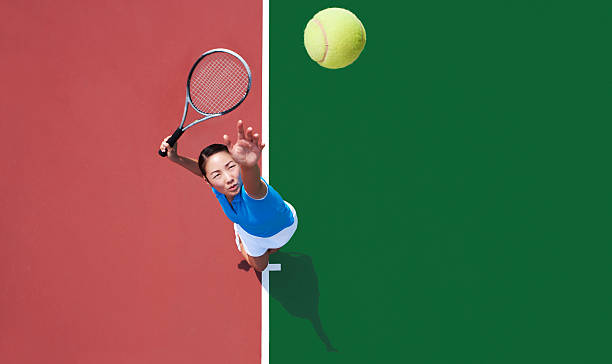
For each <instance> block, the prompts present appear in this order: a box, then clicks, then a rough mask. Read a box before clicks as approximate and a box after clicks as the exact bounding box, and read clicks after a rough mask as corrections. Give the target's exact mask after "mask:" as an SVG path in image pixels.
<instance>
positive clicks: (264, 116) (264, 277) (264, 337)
mask: <svg viewBox="0 0 612 364" xmlns="http://www.w3.org/2000/svg"><path fill="white" fill-rule="evenodd" d="M269 19H270V1H269V0H262V22H261V23H262V33H261V139H262V143H264V144H265V145H266V147H265V148H264V150H263V151H262V161H261V174H262V176H263V178H264V179H265V180H266V181H268V183H270V121H269V118H270V111H269V106H270V100H269V97H270V94H269V91H270V85H269V82H270V79H269V67H270V59H269V47H270V45H269V31H270V28H269V27H270V24H269ZM272 266H275V267H272ZM276 266H278V267H276ZM273 268H277V269H278V270H280V264H269V265H268V267H267V268H266V269H264V271H263V272H262V273H261V364H269V363H270V296H269V294H268V292H269V289H270V270H272V269H273ZM274 270H276V269H274Z"/></svg>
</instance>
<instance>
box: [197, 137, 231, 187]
mask: <svg viewBox="0 0 612 364" xmlns="http://www.w3.org/2000/svg"><path fill="white" fill-rule="evenodd" d="M219 152H228V153H229V150H228V149H227V146H226V145H225V144H211V145H209V146H208V147H206V148H204V149H202V151H201V152H200V156H199V157H198V167H200V171H201V172H202V176H204V178H205V179H206V181H208V178H206V170H205V168H204V167H206V160H207V159H208V157H210V156H211V155H213V154H216V153H219Z"/></svg>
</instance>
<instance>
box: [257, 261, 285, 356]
mask: <svg viewBox="0 0 612 364" xmlns="http://www.w3.org/2000/svg"><path fill="white" fill-rule="evenodd" d="M280 270H281V265H280V264H268V267H267V268H266V269H264V271H263V272H261V364H269V363H270V295H269V290H270V272H271V271H272V272H275V271H280Z"/></svg>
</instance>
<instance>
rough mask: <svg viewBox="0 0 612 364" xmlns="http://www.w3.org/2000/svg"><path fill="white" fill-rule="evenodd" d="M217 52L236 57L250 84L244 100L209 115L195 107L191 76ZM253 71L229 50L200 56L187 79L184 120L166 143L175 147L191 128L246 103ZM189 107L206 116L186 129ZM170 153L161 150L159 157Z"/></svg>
mask: <svg viewBox="0 0 612 364" xmlns="http://www.w3.org/2000/svg"><path fill="white" fill-rule="evenodd" d="M217 52H224V53H228V54H231V55H232V56H234V57H236V58H237V59H238V60H239V61H240V62H241V63H242V65H243V66H244V68H245V69H246V71H247V74H248V78H249V83H248V85H247V89H246V92H245V93H244V95H243V96H242V99H240V101H238V102H237V103H236V104H235V105H234V106H233V107H231V108H229V109H227V110H225V111H222V112H218V113H214V114H209V113H206V112H204V111H201V110H199V109H198V108H197V107H195V105H194V104H193V101H191V94H190V92H189V91H190V84H191V76H192V75H193V72H194V71H195V69H196V67H197V66H198V64H200V61H202V59H204V57H206V56H209V55H211V54H213V53H217ZM251 79H252V76H251V69H250V68H249V65H248V64H247V63H246V61H245V60H244V58H242V57H241V56H240V55H239V54H238V53H236V52H234V51H232V50H229V49H225V48H215V49H211V50H209V51H206V52H204V53H203V54H202V55H200V57H198V59H197V60H196V61H195V62H194V64H193V66H191V70H190V71H189V76H188V77H187V87H186V92H187V95H186V97H185V108H184V109H183V118H182V120H181V124H180V125H179V127H178V128H177V129H176V130H175V131H174V133H172V136H171V137H170V138H169V139H168V140H167V141H166V143H168V145H169V146H170V147H173V146H174V144H176V141H177V140H178V139H179V138H180V137H181V135H183V133H184V132H185V130H187V129H189V128H191V127H192V126H194V125H197V124H199V123H201V122H203V121H206V120H208V119H210V118H214V117H216V116H221V115H224V114H227V113H228V112H230V111H232V110H234V109H235V108H237V107H238V106H239V105H240V104H242V102H243V101H244V99H246V97H247V95H248V94H249V91H250V90H251V82H252V81H251ZM189 106H191V107H192V108H193V110H195V111H196V112H197V113H198V114H200V115H204V117H203V118H201V119H197V120H195V121H193V122H191V123H190V124H188V125H187V126H186V127H184V128H183V125H184V124H185V119H186V118H187V109H188V108H189ZM167 154H168V153H167V152H166V153H164V152H162V151H161V150H160V151H159V155H161V156H162V157H165V156H166V155H167Z"/></svg>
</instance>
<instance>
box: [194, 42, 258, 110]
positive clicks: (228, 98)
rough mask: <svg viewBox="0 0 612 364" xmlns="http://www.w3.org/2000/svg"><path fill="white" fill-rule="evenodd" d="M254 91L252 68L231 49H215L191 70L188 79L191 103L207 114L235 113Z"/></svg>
mask: <svg viewBox="0 0 612 364" xmlns="http://www.w3.org/2000/svg"><path fill="white" fill-rule="evenodd" d="M250 90H251V69H250V68H249V65H248V64H247V63H246V61H245V60H244V59H243V58H242V57H241V56H240V55H239V54H238V53H236V52H234V51H231V50H229V49H224V48H217V49H211V50H209V51H208V52H206V53H204V54H202V55H201V56H200V57H199V58H198V60H197V61H196V62H195V63H194V65H193V67H191V71H189V77H188V78H187V98H188V100H189V104H190V105H191V106H192V107H193V108H194V109H195V110H196V111H198V112H199V113H201V114H205V115H223V114H227V113H228V112H230V111H232V110H234V109H235V108H237V107H238V105H240V104H241V103H242V102H243V101H244V99H245V98H246V97H247V95H248V93H249V91H250Z"/></svg>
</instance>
